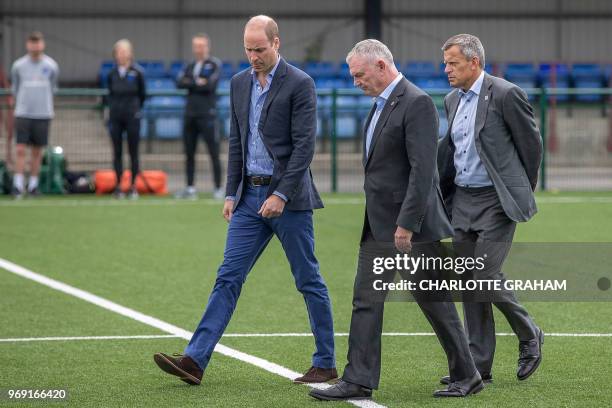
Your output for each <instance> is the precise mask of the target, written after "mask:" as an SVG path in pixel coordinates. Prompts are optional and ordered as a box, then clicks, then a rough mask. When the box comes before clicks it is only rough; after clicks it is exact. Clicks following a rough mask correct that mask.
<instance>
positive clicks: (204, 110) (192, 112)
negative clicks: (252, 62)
mask: <svg viewBox="0 0 612 408" xmlns="http://www.w3.org/2000/svg"><path fill="white" fill-rule="evenodd" d="M195 65H196V62H195V61H192V62H190V63H189V64H188V65H187V66H186V67H185V69H184V70H183V71H182V72H181V73H180V75H179V77H178V78H177V82H176V86H177V87H178V88H182V89H187V90H188V91H189V95H187V105H186V106H185V116H190V117H193V116H209V115H215V113H216V104H217V84H218V83H219V78H220V77H221V61H220V60H219V59H218V58H215V57H210V58H208V59H206V60H204V62H203V64H202V69H200V74H199V75H198V76H199V77H200V78H203V79H206V85H198V84H196V81H195V79H194V78H193V70H194V68H195Z"/></svg>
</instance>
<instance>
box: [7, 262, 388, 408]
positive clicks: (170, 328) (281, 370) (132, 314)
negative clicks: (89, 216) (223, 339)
mask: <svg viewBox="0 0 612 408" xmlns="http://www.w3.org/2000/svg"><path fill="white" fill-rule="evenodd" d="M0 268H2V269H5V270H6V271H8V272H11V273H14V274H15V275H18V276H21V277H23V278H26V279H29V280H31V281H34V282H38V283H40V284H42V285H45V286H47V287H50V288H52V289H55V290H57V291H59V292H63V293H66V294H68V295H70V296H74V297H76V298H79V299H82V300H84V301H86V302H89V303H93V304H94V305H96V306H100V307H101V308H103V309H106V310H110V311H111V312H115V313H117V314H119V315H122V316H125V317H128V318H130V319H133V320H136V321H138V322H141V323H144V324H146V325H148V326H151V327H155V328H156V329H159V330H161V331H164V332H166V333H169V334H172V335H175V336H177V337H181V338H183V339H185V340H190V339H191V336H192V335H193V333H191V332H189V331H187V330H185V329H181V328H180V327H178V326H175V325H173V324H170V323H167V322H164V321H163V320H160V319H157V318H155V317H153V316H149V315H146V314H144V313H140V312H138V311H136V310H134V309H130V308H128V307H125V306H121V305H120V304H118V303H115V302H112V301H110V300H108V299H104V298H102V297H100V296H96V295H94V294H93V293H90V292H87V291H85V290H82V289H78V288H76V287H74V286H70V285H67V284H65V283H63V282H60V281H58V280H55V279H51V278H48V277H46V276H44V275H40V274H38V273H36V272H32V271H30V270H29V269H26V268H24V267H22V266H19V265H17V264H15V263H13V262H10V261H7V260H6V259H3V258H0ZM215 351H216V352H217V353H219V354H223V355H224V356H228V357H232V358H235V359H237V360H240V361H244V362H245V363H249V364H252V365H254V366H257V367H259V368H262V369H264V370H266V371H268V372H270V373H273V374H277V375H279V376H281V377H284V378H287V379H290V380H293V379H294V378H296V377H299V376H301V375H302V374H301V373H298V372H295V371H293V370H290V369H288V368H286V367H283V366H281V365H279V364H276V363H273V362H271V361H268V360H264V359H263V358H259V357H255V356H252V355H250V354H247V353H243V352H242V351H238V350H236V349H233V348H230V347H227V346H224V345H222V344H221V343H217V345H216V346H215ZM307 385H308V386H310V387H312V388H318V389H325V388H328V387H330V385H328V384H307ZM347 402H349V403H351V404H353V405H355V406H358V407H362V408H386V407H385V406H384V405H381V404H378V403H376V402H374V401H371V400H348V401H347Z"/></svg>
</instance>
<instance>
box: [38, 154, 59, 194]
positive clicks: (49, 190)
mask: <svg viewBox="0 0 612 408" xmlns="http://www.w3.org/2000/svg"><path fill="white" fill-rule="evenodd" d="M65 171H66V159H65V158H64V149H62V148H61V147H60V146H54V147H48V148H47V149H46V150H45V154H44V156H43V160H42V165H41V167H40V182H39V183H38V188H39V190H40V192H41V193H43V194H64V193H65V192H66V191H65V190H64V173H65Z"/></svg>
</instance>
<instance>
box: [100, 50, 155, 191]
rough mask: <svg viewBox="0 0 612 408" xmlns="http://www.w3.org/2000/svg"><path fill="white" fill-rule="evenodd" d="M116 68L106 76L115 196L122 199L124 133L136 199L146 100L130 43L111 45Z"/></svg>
mask: <svg viewBox="0 0 612 408" xmlns="http://www.w3.org/2000/svg"><path fill="white" fill-rule="evenodd" d="M113 58H114V59H115V62H116V65H115V67H113V69H112V71H111V72H110V73H109V76H108V107H109V123H108V126H109V131H110V135H111V139H112V142H113V165H114V168H115V174H116V176H117V186H116V187H115V193H114V195H115V197H117V198H123V197H124V194H123V192H122V191H121V188H120V187H119V185H120V184H121V175H122V174H123V133H124V132H125V133H127V142H128V151H129V153H130V160H131V164H132V180H131V187H130V190H129V197H130V198H132V199H136V198H138V192H137V191H136V186H135V183H134V182H135V180H136V176H137V175H138V173H139V171H140V169H139V159H138V155H139V154H138V144H139V142H140V118H141V109H142V105H143V104H144V101H145V98H146V88H145V80H144V73H143V69H142V67H140V66H139V65H138V64H135V63H134V52H133V47H132V43H131V42H130V41H128V40H126V39H122V40H119V41H117V42H116V43H115V45H114V46H113Z"/></svg>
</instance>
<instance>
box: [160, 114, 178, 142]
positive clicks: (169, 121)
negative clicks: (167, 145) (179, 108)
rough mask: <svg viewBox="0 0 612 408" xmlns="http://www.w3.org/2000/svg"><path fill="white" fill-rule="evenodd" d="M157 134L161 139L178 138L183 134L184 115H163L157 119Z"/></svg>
mask: <svg viewBox="0 0 612 408" xmlns="http://www.w3.org/2000/svg"><path fill="white" fill-rule="evenodd" d="M155 135H156V136H157V137H158V138H160V139H178V138H180V137H181V136H182V135H183V117H182V116H178V115H177V116H162V117H159V118H156V119H155Z"/></svg>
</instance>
